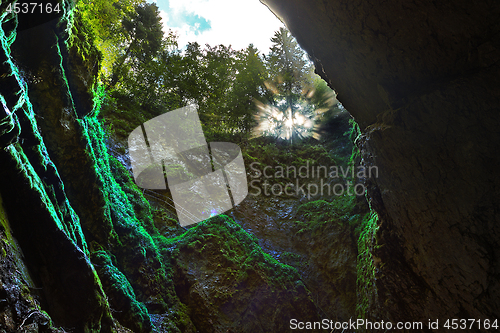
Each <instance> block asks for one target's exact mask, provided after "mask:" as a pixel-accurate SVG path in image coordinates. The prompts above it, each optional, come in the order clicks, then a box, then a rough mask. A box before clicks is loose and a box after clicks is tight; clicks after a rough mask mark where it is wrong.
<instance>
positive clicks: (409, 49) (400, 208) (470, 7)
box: [261, 0, 500, 322]
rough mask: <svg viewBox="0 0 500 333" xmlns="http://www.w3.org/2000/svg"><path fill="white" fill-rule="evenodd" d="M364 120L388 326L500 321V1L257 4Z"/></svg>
mask: <svg viewBox="0 0 500 333" xmlns="http://www.w3.org/2000/svg"><path fill="white" fill-rule="evenodd" d="M261 2H263V3H264V4H266V5H267V6H268V7H270V9H271V10H272V11H273V12H275V13H276V15H277V16H278V17H280V18H281V19H282V20H283V21H284V22H285V23H286V25H287V27H288V28H289V29H290V31H291V32H292V34H293V35H294V36H295V37H296V38H297V40H298V42H299V44H300V45H301V46H302V47H303V48H304V49H305V50H306V51H307V52H308V53H309V55H310V56H311V57H312V58H313V59H314V61H315V64H316V68H317V72H318V74H320V75H321V76H322V77H323V78H324V79H325V80H326V81H327V82H328V83H329V84H330V86H331V87H332V88H334V89H335V90H336V91H337V92H338V98H339V100H340V101H342V103H343V105H344V106H345V107H346V108H347V110H349V112H350V113H351V114H352V115H353V117H354V118H355V120H356V121H357V122H358V123H359V124H360V128H361V130H362V136H361V137H360V138H359V139H358V145H359V146H360V148H361V149H362V154H363V162H364V163H365V164H367V165H375V166H377V167H378V169H379V176H378V178H376V179H370V183H369V184H368V185H369V191H368V199H369V201H370V202H371V207H372V208H373V209H374V210H375V211H376V212H377V213H378V215H379V217H380V227H379V230H378V233H377V237H376V238H377V244H376V245H377V246H376V247H375V248H374V250H373V252H372V255H373V256H374V258H376V261H377V267H378V268H377V270H378V273H377V275H376V276H377V281H376V286H377V293H378V299H379V302H378V305H377V306H374V307H373V308H372V309H370V310H369V312H368V313H367V316H369V317H372V318H380V319H384V320H422V321H424V322H427V319H434V318H436V319H437V318H439V319H447V318H476V319H479V318H482V319H486V318H494V317H495V315H496V314H498V313H500V301H499V300H500V283H499V281H498V274H499V273H500V262H499V260H498V258H499V254H500V253H499V252H500V250H499V248H498V242H499V240H500V224H499V222H500V206H499V205H498V203H499V202H500V191H499V188H500V187H499V186H500V177H499V174H498V169H497V165H498V164H499V162H500V158H499V156H498V155H497V151H498V148H499V146H500V131H499V128H500V112H499V111H500V84H499V83H500V78H499V69H500V63H499V60H500V34H499V32H500V21H499V20H498V17H499V14H500V3H498V2H497V1H481V2H478V3H474V4H472V3H470V2H465V1H461V0H460V1H453V2H436V1H430V0H429V1H427V0H424V1H404V2H401V1H395V0H390V1H383V2H380V1H371V0H355V1H351V0H349V1H347V0H336V1H306V0H286V1H285V0H261Z"/></svg>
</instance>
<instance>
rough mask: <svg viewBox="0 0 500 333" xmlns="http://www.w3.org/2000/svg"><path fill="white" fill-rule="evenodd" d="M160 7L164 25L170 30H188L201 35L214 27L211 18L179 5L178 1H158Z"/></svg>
mask: <svg viewBox="0 0 500 333" xmlns="http://www.w3.org/2000/svg"><path fill="white" fill-rule="evenodd" d="M156 4H157V5H158V7H159V8H160V16H161V18H162V19H163V26H164V28H166V30H168V28H170V29H172V30H176V29H175V28H180V29H181V30H188V31H190V32H192V33H193V34H194V35H199V34H201V33H203V32H204V31H207V30H210V29H211V28H212V26H211V23H210V20H207V19H206V18H205V17H203V16H201V15H199V14H196V13H195V12H194V11H190V10H189V9H188V8H186V7H185V6H179V5H178V3H177V2H175V1H173V3H171V2H170V1H169V0H160V1H157V3H156Z"/></svg>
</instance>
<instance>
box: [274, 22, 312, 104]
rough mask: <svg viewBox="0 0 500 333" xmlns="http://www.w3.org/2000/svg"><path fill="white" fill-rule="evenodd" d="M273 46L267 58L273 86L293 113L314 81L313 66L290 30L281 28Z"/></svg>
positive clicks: (275, 35)
mask: <svg viewBox="0 0 500 333" xmlns="http://www.w3.org/2000/svg"><path fill="white" fill-rule="evenodd" d="M271 41H272V42H273V45H272V47H271V52H270V53H269V55H268V56H267V57H266V62H267V67H268V70H269V74H270V76H271V84H272V85H273V88H274V89H275V90H276V92H277V94H276V95H278V96H277V97H284V98H285V99H286V105H285V108H286V109H288V108H290V109H291V110H292V113H293V111H294V108H295V104H296V103H297V101H298V99H299V97H300V95H301V93H302V90H303V89H304V88H305V87H306V86H307V85H308V84H311V81H312V66H311V64H310V62H309V61H307V59H306V54H305V52H304V51H303V50H302V49H301V48H300V47H299V45H298V44H297V42H296V41H295V39H294V38H293V37H292V35H290V33H289V32H288V30H286V29H285V28H280V29H279V30H278V31H276V32H275V34H274V37H273V38H271Z"/></svg>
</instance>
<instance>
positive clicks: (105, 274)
mask: <svg viewBox="0 0 500 333" xmlns="http://www.w3.org/2000/svg"><path fill="white" fill-rule="evenodd" d="M92 261H93V262H94V264H95V267H96V271H97V273H98V275H99V277H100V279H101V283H102V286H103V289H104V291H105V292H106V295H107V296H108V301H109V303H110V305H111V307H112V308H113V309H114V310H115V314H114V316H115V317H116V318H117V319H118V320H119V321H120V323H121V324H122V325H124V326H126V327H128V328H130V329H131V330H133V331H134V332H137V333H142V332H151V329H152V327H151V320H150V318H149V315H148V311H147V309H146V307H145V306H144V304H142V303H140V302H139V301H137V299H136V297H135V293H134V290H133V289H132V286H131V285H130V283H129V282H128V280H127V278H126V277H125V275H123V273H122V272H120V271H119V270H118V269H117V268H116V267H115V266H114V265H113V263H112V260H111V258H110V256H109V254H107V253H106V252H105V251H96V252H94V253H92Z"/></svg>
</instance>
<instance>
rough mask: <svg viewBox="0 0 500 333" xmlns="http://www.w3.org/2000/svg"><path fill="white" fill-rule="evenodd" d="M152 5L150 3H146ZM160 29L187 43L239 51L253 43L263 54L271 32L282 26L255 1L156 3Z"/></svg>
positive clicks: (164, 0)
mask: <svg viewBox="0 0 500 333" xmlns="http://www.w3.org/2000/svg"><path fill="white" fill-rule="evenodd" d="M150 2H153V1H150ZM155 2H156V4H157V5H158V7H159V8H160V15H161V17H162V23H163V28H164V30H165V31H168V29H172V30H174V31H176V32H177V35H178V36H179V47H180V48H183V47H184V46H185V45H186V44H187V43H188V42H195V41H196V42H198V43H199V44H200V45H202V46H204V45H205V43H208V44H210V45H212V46H213V45H217V44H224V45H231V46H232V47H233V49H236V50H239V49H242V48H245V47H247V46H248V44H250V43H252V44H254V45H255V46H256V47H257V48H258V49H259V50H260V51H261V52H264V53H267V52H268V51H269V47H270V46H271V41H270V39H271V37H272V36H273V34H274V31H276V30H278V29H279V27H281V26H283V24H282V23H281V22H280V21H279V20H278V19H277V18H276V16H274V14H273V13H272V12H271V11H270V10H269V9H268V8H267V7H266V6H264V5H263V4H261V3H260V1H259V0H157V1H155Z"/></svg>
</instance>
